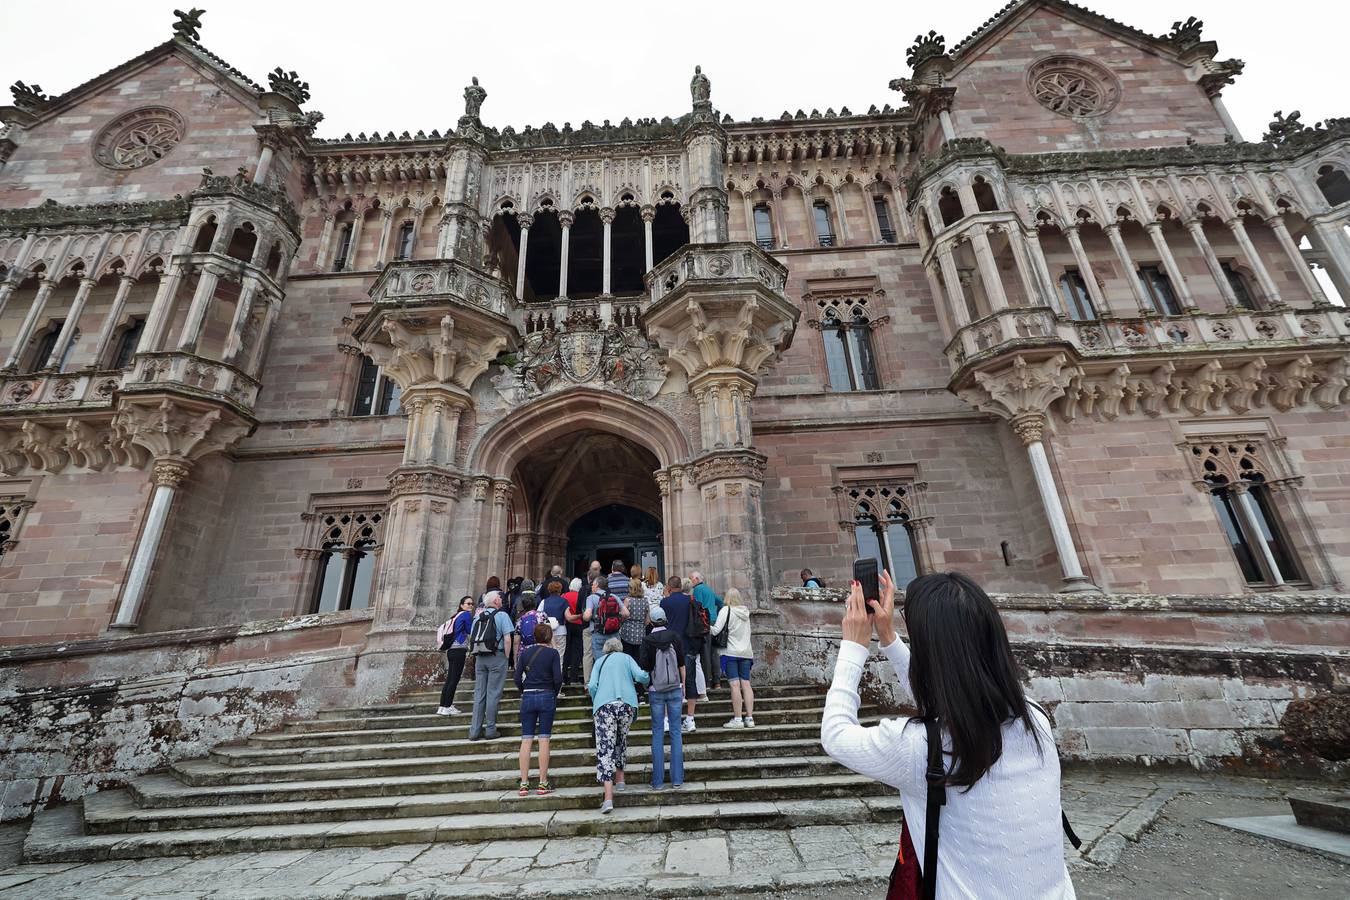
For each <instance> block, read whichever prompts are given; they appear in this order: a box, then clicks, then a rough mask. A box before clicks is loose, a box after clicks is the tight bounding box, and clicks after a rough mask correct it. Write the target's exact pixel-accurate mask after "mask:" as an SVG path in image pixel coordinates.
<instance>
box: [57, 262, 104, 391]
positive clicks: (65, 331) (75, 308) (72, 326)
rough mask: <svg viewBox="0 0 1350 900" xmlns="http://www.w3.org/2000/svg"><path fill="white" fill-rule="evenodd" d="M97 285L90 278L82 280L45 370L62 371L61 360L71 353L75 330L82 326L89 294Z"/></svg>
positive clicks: (86, 277)
mask: <svg viewBox="0 0 1350 900" xmlns="http://www.w3.org/2000/svg"><path fill="white" fill-rule="evenodd" d="M95 283H96V282H95V281H94V279H93V278H90V277H88V276H85V277H84V278H81V279H80V286H79V288H78V289H77V290H76V291H75V299H74V300H72V301H71V303H70V312H69V313H67V314H66V321H65V322H64V323H62V325H61V333H60V334H58V335H57V336H56V344H55V345H54V346H53V347H52V355H51V356H50V357H48V359H47V364H46V366H45V368H48V369H56V370H57V371H60V369H61V360H63V359H64V358H65V356H66V353H68V352H69V351H70V345H71V343H72V342H73V341H74V340H75V330H76V329H77V328H79V326H80V316H81V315H82V314H83V313H84V306H85V304H86V303H88V302H89V292H90V291H92V290H93V289H94V284H95Z"/></svg>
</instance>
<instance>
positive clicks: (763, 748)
mask: <svg viewBox="0 0 1350 900" xmlns="http://www.w3.org/2000/svg"><path fill="white" fill-rule="evenodd" d="M484 743H488V742H484ZM498 743H502V742H501V741H499V742H498ZM517 747H518V742H517ZM819 750H820V742H819V740H818V739H817V738H799V739H796V740H790V739H789V740H763V739H759V738H755V737H753V736H752V737H750V738H749V739H748V740H745V741H733V742H726V743H723V742H718V743H713V742H701V743H689V744H686V745H685V747H684V756H685V759H707V758H710V757H717V758H720V759H722V760H723V761H725V762H727V763H728V764H730V763H731V762H732V761H736V762H737V763H738V764H739V762H740V760H738V759H737V758H738V757H740V756H746V757H749V759H747V760H745V762H746V764H752V765H753V764H762V763H764V762H766V761H767V760H765V759H758V758H757V757H775V756H798V755H801V754H814V753H817V752H819ZM628 755H629V758H630V759H634V760H642V759H647V758H650V756H651V740H650V738H648V739H647V740H643V739H642V737H641V736H640V735H635V736H634V740H631V741H630V742H629V744H628ZM552 757H553V761H554V763H555V764H557V765H559V766H564V765H568V764H569V763H573V764H581V763H583V762H584V763H593V762H594V760H595V751H594V750H591V749H589V748H585V747H579V748H575V749H566V750H556V751H554V752H553V754H552ZM517 759H518V756H517V749H511V750H506V749H505V747H502V748H501V749H495V750H494V749H493V748H490V747H485V748H484V752H481V753H475V754H469V755H462V756H446V755H444V754H443V753H442V754H441V755H439V756H427V757H406V758H405V757H387V758H383V759H372V760H366V761H364V762H363V763H362V764H361V765H360V766H359V767H358V766H353V764H352V762H351V761H349V760H340V761H333V762H304V763H278V764H276V765H250V766H230V765H222V764H220V763H219V762H216V761H215V760H214V759H209V760H200V759H198V760H187V761H184V762H177V763H174V764H173V765H172V766H171V767H170V771H171V772H172V773H173V774H174V775H176V776H178V777H179V778H181V779H182V780H183V782H184V783H185V784H191V785H197V786H204V785H224V784H264V783H266V782H269V781H300V780H305V779H310V778H313V779H319V778H335V777H341V776H343V775H345V774H349V773H351V774H354V773H353V771H352V770H353V769H354V768H358V769H359V770H360V773H361V774H363V775H367V776H395V775H434V774H438V773H446V772H467V773H497V774H503V773H506V774H509V773H510V772H511V771H512V770H513V769H515V768H516V760H517Z"/></svg>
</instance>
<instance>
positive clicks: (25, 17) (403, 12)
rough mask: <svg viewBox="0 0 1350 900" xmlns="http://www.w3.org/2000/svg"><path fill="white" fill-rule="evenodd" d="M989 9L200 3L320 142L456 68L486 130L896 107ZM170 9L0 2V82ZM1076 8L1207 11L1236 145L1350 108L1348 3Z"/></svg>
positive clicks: (445, 105)
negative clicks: (705, 109)
mask: <svg viewBox="0 0 1350 900" xmlns="http://www.w3.org/2000/svg"><path fill="white" fill-rule="evenodd" d="M1001 2H1002V0H978V2H973V0H945V2H941V3H922V4H919V3H898V2H896V0H885V2H880V0H852V2H849V3H828V2H826V3H797V4H773V5H764V4H762V3H750V2H742V3H736V4H732V3H729V2H726V0H719V2H704V0H670V2H665V3H661V4H650V3H635V2H632V0H626V2H611V0H605V2H587V0H576V2H572V3H566V4H564V3H559V2H556V0H555V2H536V0H493V2H474V3H464V2H459V3H454V2H451V3H447V2H437V3H431V2H421V0H400V2H397V3H393V2H362V3H353V2H350V0H330V2H326V3H322V4H320V3H296V2H287V0H266V2H263V0H232V2H230V3H219V4H210V3H209V4H208V11H207V13H206V15H205V16H204V17H203V26H202V34H201V40H202V43H203V44H204V45H205V46H207V47H208V48H209V49H211V50H212V51H213V52H215V53H216V54H217V55H218V56H220V57H222V58H224V59H225V60H226V61H228V62H229V63H230V64H231V65H234V66H235V67H237V68H239V69H240V70H242V71H243V72H245V73H246V74H247V75H249V77H251V78H253V79H254V80H255V81H257V82H259V83H261V84H265V83H266V80H265V79H266V74H267V72H269V71H270V70H272V69H274V68H275V67H276V66H278V65H280V66H282V67H284V68H285V69H287V70H291V69H294V70H296V71H298V72H299V73H300V75H301V77H302V78H304V79H305V80H307V81H308V82H309V83H310V87H311V90H312V91H313V95H314V96H313V99H312V100H311V101H310V103H309V104H308V106H307V108H309V109H318V110H321V111H323V113H324V114H325V116H326V117H327V118H326V120H325V122H324V123H323V124H322V125H321V126H320V128H319V132H318V133H319V135H320V136H321V137H339V136H341V135H342V134H343V133H345V132H352V133H353V134H354V133H356V132H359V131H365V132H371V131H374V130H379V131H381V132H385V131H394V132H396V133H397V132H402V131H404V130H408V131H412V132H416V131H417V130H418V129H424V130H426V131H431V130H432V129H433V128H439V129H440V130H441V131H445V130H446V129H447V128H450V127H453V126H454V123H455V121H456V119H457V118H458V117H459V115H460V114H461V113H462V112H463V90H464V85H466V84H468V81H469V77H470V76H471V75H477V76H478V78H479V80H480V81H481V83H482V85H483V87H485V88H486V89H487V91H488V98H487V102H486V103H485V104H484V106H483V120H484V122H485V123H487V124H488V125H492V126H496V127H498V128H501V127H504V126H506V125H513V126H515V127H516V129H517V130H519V129H520V128H521V127H522V126H524V125H527V124H530V125H536V126H538V125H542V124H543V123H544V122H545V121H546V120H548V121H552V122H553V123H554V124H556V125H558V126H560V127H561V125H562V123H563V122H565V121H570V122H571V123H572V124H573V125H574V126H575V125H580V124H581V122H582V121H583V120H585V119H591V120H593V121H594V122H596V123H599V122H601V121H602V120H604V119H610V120H612V121H614V122H616V123H617V122H618V121H619V120H621V119H623V118H624V117H625V116H628V117H631V118H635V119H636V118H640V117H644V116H656V117H661V116H666V115H670V116H677V115H679V114H681V113H683V112H685V111H687V110H688V109H689V106H690V101H689V78H690V76H691V75H692V74H693V68H694V64H695V63H699V64H702V66H703V70H704V72H705V73H707V74H708V75H709V76H710V78H711V79H712V89H713V94H712V97H713V103H714V105H715V106H716V107H717V108H718V109H719V110H721V111H723V112H727V113H730V114H731V115H732V116H733V117H734V118H736V119H746V118H749V117H751V116H764V117H766V118H772V117H775V116H777V115H778V114H779V113H781V112H782V111H783V110H784V109H789V110H792V111H795V110H797V109H798V108H802V109H805V110H806V111H807V112H810V111H811V109H812V108H813V107H818V108H819V109H820V110H821V111H822V112H823V111H824V110H825V109H826V108H827V107H833V108H834V109H836V110H838V109H839V108H840V107H841V106H848V107H849V108H851V109H852V110H853V111H854V112H862V111H864V110H866V109H867V107H868V106H870V105H871V104H873V103H875V104H876V105H877V106H882V105H884V104H886V103H891V104H893V105H898V103H899V102H900V97H899V95H898V94H897V93H895V92H893V91H890V90H888V89H887V87H886V85H887V82H888V81H889V80H890V79H891V78H894V77H897V76H901V75H907V74H908V68H907V67H906V65H905V48H906V47H908V46H909V44H910V43H911V42H912V40H913V37H914V35H915V34H917V33H919V32H920V31H922V32H927V31H928V30H929V29H930V28H932V29H936V30H937V31H938V32H939V33H941V34H945V35H946V37H947V39H948V46H951V45H952V44H954V43H955V42H956V41H958V40H960V39H961V38H963V37H965V36H966V35H967V34H969V33H970V32H971V31H973V30H974V29H975V28H976V27H977V26H978V25H979V24H980V23H981V22H983V21H984V20H985V19H987V18H988V17H989V16H991V15H993V14H994V12H996V11H997V9H998V8H999V7H1000V6H1001ZM179 3H181V5H179V4H178V3H171V2H164V3H153V2H143V0H136V2H132V3H109V2H106V0H43V2H19V0H0V36H3V38H4V50H3V52H2V53H0V79H3V84H5V85H9V84H12V83H13V82H14V81H15V80H19V79H21V80H23V81H25V82H28V83H29V84H32V83H34V82H37V83H39V84H41V85H42V87H43V89H45V90H46V91H47V92H48V93H49V94H52V95H56V94H59V93H63V92H65V91H67V90H69V89H70V88H72V87H74V86H75V85H78V84H81V83H83V82H84V81H87V80H89V79H90V78H93V77H95V76H96V75H98V74H99V73H101V72H104V71H107V70H108V69H110V68H113V67H114V66H116V65H118V64H120V63H122V62H125V61H126V60H127V59H130V58H132V57H134V56H136V55H138V54H140V53H141V52H143V51H145V50H147V49H149V48H150V47H152V46H154V45H156V44H158V43H160V42H162V41H163V40H165V39H166V38H168V37H169V36H171V34H172V31H171V29H172V24H173V22H174V17H173V15H172V10H173V9H174V8H175V7H177V8H182V7H184V6H187V4H186V3H185V2H182V0H179ZM1086 5H1089V6H1090V7H1092V8H1093V9H1096V10H1097V11H1098V12H1101V13H1102V14H1104V15H1107V16H1109V17H1111V18H1114V19H1116V20H1118V21H1121V22H1124V23H1126V24H1128V25H1132V26H1134V27H1137V28H1140V29H1143V30H1144V31H1147V32H1151V33H1155V34H1157V33H1165V32H1166V31H1168V30H1169V29H1170V27H1171V23H1172V22H1173V21H1174V20H1176V19H1177V18H1185V17H1186V16H1189V15H1195V16H1198V17H1199V18H1201V19H1203V20H1204V21H1205V24H1206V27H1205V31H1204V36H1205V38H1206V39H1210V40H1216V41H1218V43H1219V51H1220V58H1228V57H1237V58H1239V59H1243V60H1246V62H1247V70H1246V72H1245V73H1244V74H1243V75H1242V76H1241V77H1240V78H1239V80H1238V83H1237V84H1236V85H1235V86H1233V87H1230V88H1229V89H1228V90H1227V91H1226V92H1225V94H1224V99H1225V102H1226V103H1227V105H1228V108H1229V110H1230V111H1231V112H1232V114H1233V117H1234V118H1235V119H1236V120H1237V123H1238V126H1239V128H1240V129H1241V130H1242V132H1243V136H1244V137H1245V138H1246V139H1248V140H1259V139H1260V136H1261V133H1262V132H1263V131H1264V130H1265V125H1266V123H1267V122H1269V121H1270V114H1271V112H1272V111H1273V110H1276V109H1282V110H1284V111H1286V112H1288V111H1289V110H1291V109H1294V108H1297V109H1301V110H1302V111H1303V114H1304V115H1303V118H1304V121H1305V122H1312V121H1316V120H1319V119H1323V118H1326V117H1328V116H1347V115H1350V100H1347V99H1345V91H1344V87H1343V86H1344V84H1345V76H1344V73H1343V71H1342V70H1341V68H1340V66H1341V64H1342V63H1344V62H1345V29H1346V26H1347V25H1350V12H1347V11H1346V10H1347V9H1350V4H1347V3H1333V2H1326V0H1322V2H1309V0H1283V2H1278V3H1272V2H1270V0H1261V2H1253V0H1227V2H1225V0H1185V2H1184V3H1181V4H1178V3H1176V2H1175V0H1172V2H1166V0H1090V2H1088V3H1087V4H1086ZM1337 8H1339V9H1341V10H1342V11H1341V12H1340V13H1336V12H1333V10H1335V9H1337ZM639 10H642V12H639ZM6 99H7V98H6Z"/></svg>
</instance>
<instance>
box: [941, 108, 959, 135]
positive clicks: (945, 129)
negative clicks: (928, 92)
mask: <svg viewBox="0 0 1350 900" xmlns="http://www.w3.org/2000/svg"><path fill="white" fill-rule="evenodd" d="M938 122H940V123H941V124H942V138H943V140H948V141H950V140H955V138H956V126H955V125H953V124H952V114H951V113H950V112H948V111H947V110H945V109H943V110H939V111H938Z"/></svg>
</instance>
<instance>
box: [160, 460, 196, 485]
mask: <svg viewBox="0 0 1350 900" xmlns="http://www.w3.org/2000/svg"><path fill="white" fill-rule="evenodd" d="M191 472H192V463H191V462H189V461H188V460H186V459H157V460H155V468H154V477H155V484H156V485H158V486H160V487H167V488H174V489H177V488H179V487H181V486H182V484H183V482H184V481H186V480H187V477H188V475H189V474H190V473H191Z"/></svg>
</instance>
